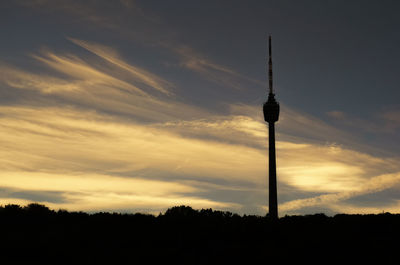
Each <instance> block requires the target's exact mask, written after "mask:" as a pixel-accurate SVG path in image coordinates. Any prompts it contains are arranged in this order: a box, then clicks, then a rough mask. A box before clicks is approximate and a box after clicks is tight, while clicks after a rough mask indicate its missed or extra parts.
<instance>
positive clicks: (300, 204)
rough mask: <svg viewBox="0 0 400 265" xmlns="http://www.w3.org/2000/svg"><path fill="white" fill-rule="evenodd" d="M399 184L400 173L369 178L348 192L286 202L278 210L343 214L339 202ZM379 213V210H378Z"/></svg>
mask: <svg viewBox="0 0 400 265" xmlns="http://www.w3.org/2000/svg"><path fill="white" fill-rule="evenodd" d="M399 182H400V173H393V174H384V175H379V176H376V177H373V178H371V179H370V180H368V181H365V182H364V183H362V184H361V185H360V187H358V188H356V187H354V188H352V189H351V190H349V191H344V192H337V193H331V194H324V195H320V196H317V197H312V198H307V199H300V200H293V201H290V202H286V203H284V204H282V205H280V208H281V210H282V211H292V210H299V209H301V208H305V207H312V206H324V207H326V208H333V209H335V210H337V211H339V212H344V209H342V208H340V207H338V203H339V204H340V205H343V203H340V202H341V201H344V200H348V199H350V198H352V197H356V196H360V195H364V194H369V193H375V192H378V191H382V190H385V189H388V188H391V187H393V186H394V185H396V184H398V183H399ZM349 208H351V207H349V206H348V207H347V210H348V209H349ZM352 208H353V209H360V208H362V207H356V206H352ZM364 208H365V207H364ZM366 208H367V209H366V210H367V211H371V210H372V209H374V210H373V211H372V212H377V211H376V210H377V209H378V208H376V207H366ZM379 211H381V209H379ZM398 211H399V209H398V208H396V209H395V210H394V212H398ZM351 212H353V213H354V212H355V211H351Z"/></svg>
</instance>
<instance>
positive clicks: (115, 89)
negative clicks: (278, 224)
mask: <svg viewBox="0 0 400 265" xmlns="http://www.w3.org/2000/svg"><path fill="white" fill-rule="evenodd" d="M399 11H400V4H399V3H398V2H397V1H389V0H387V1H342V0H339V1H329V0H328V1H308V0H304V1H294V0H293V1H287V0H283V1H272V0H271V1H256V0H250V1H235V0H232V1H227V0H226V1H223V0H221V1H211V0H204V1H184V0H169V1H155V0H146V1H144V0H143V1H130V0H119V1H117V0H116V1H96V0H89V1H67V0H57V1H54V0H30V1H28V0H15V1H2V2H1V3H0V33H1V35H2V37H1V44H0V204H1V205H6V204H9V203H15V204H21V205H26V204H28V203H31V202H38V203H42V204H45V205H47V206H49V207H51V208H53V209H67V210H72V211H88V212H97V211H112V212H144V213H155V214H157V213H159V212H163V211H165V210H166V209H167V208H169V207H172V206H177V205H188V206H191V207H193V208H196V209H201V208H213V209H218V210H223V211H231V212H235V213H239V214H258V215H265V214H266V213H267V211H268V183H267V178H268V173H267V167H268V161H267V148H268V145H267V143H268V131H267V125H266V124H265V122H264V120H263V114H262V104H263V102H265V101H266V99H267V92H268V91H267V74H266V67H267V64H266V62H267V39H268V35H269V34H270V35H272V57H273V68H274V69H273V70H274V91H275V93H276V99H277V100H278V101H279V103H280V107H281V113H280V118H279V121H278V122H277V123H276V141H277V142H276V148H277V151H276V152H277V179H278V204H279V215H280V216H284V215H293V214H313V213H325V214H328V215H333V214H336V213H381V212H392V213H399V212H400V163H399V162H400V103H399V98H400V90H399V88H398V84H399V83H400V82H399V81H400V80H399V79H400V75H399V69H400V68H399V65H398V62H399V61H400V50H399V49H398V47H399V46H400V32H399V30H398V28H399V27H400V17H399V16H398V13H399Z"/></svg>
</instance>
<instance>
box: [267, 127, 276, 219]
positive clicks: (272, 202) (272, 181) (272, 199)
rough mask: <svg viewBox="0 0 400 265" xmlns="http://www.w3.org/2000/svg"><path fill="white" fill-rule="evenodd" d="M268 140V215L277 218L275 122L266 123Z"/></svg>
mask: <svg viewBox="0 0 400 265" xmlns="http://www.w3.org/2000/svg"><path fill="white" fill-rule="evenodd" d="M268 127H269V128H268V131H269V133H268V140H269V145H268V149H269V154H268V156H269V216H270V217H271V218H272V219H277V218H278V190H277V185H276V154H275V123H274V122H269V123H268Z"/></svg>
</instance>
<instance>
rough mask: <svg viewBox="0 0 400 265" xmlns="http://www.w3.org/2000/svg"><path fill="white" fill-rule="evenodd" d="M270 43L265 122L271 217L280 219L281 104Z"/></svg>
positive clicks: (264, 109) (264, 108) (269, 40)
mask: <svg viewBox="0 0 400 265" xmlns="http://www.w3.org/2000/svg"><path fill="white" fill-rule="evenodd" d="M268 42H269V60H268V79H269V94H268V101H267V102H265V103H264V106H263V111H264V120H265V121H266V122H268V127H269V128H268V130H269V135H268V140H269V146H268V148H269V216H270V217H271V218H273V219H277V218H278V196H277V195H278V194H277V193H278V192H277V187H276V155H275V122H277V121H278V119H279V103H278V102H277V101H276V100H275V94H274V92H273V89H272V58H271V36H269V38H268Z"/></svg>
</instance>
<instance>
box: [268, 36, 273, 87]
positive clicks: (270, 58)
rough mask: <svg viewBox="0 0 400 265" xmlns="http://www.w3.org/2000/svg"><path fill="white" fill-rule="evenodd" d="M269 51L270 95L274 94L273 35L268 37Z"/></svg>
mask: <svg viewBox="0 0 400 265" xmlns="http://www.w3.org/2000/svg"><path fill="white" fill-rule="evenodd" d="M268 44H269V46H268V51H269V59H268V81H269V93H270V94H274V91H273V88H272V52H271V50H272V45H271V35H269V37H268Z"/></svg>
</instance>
